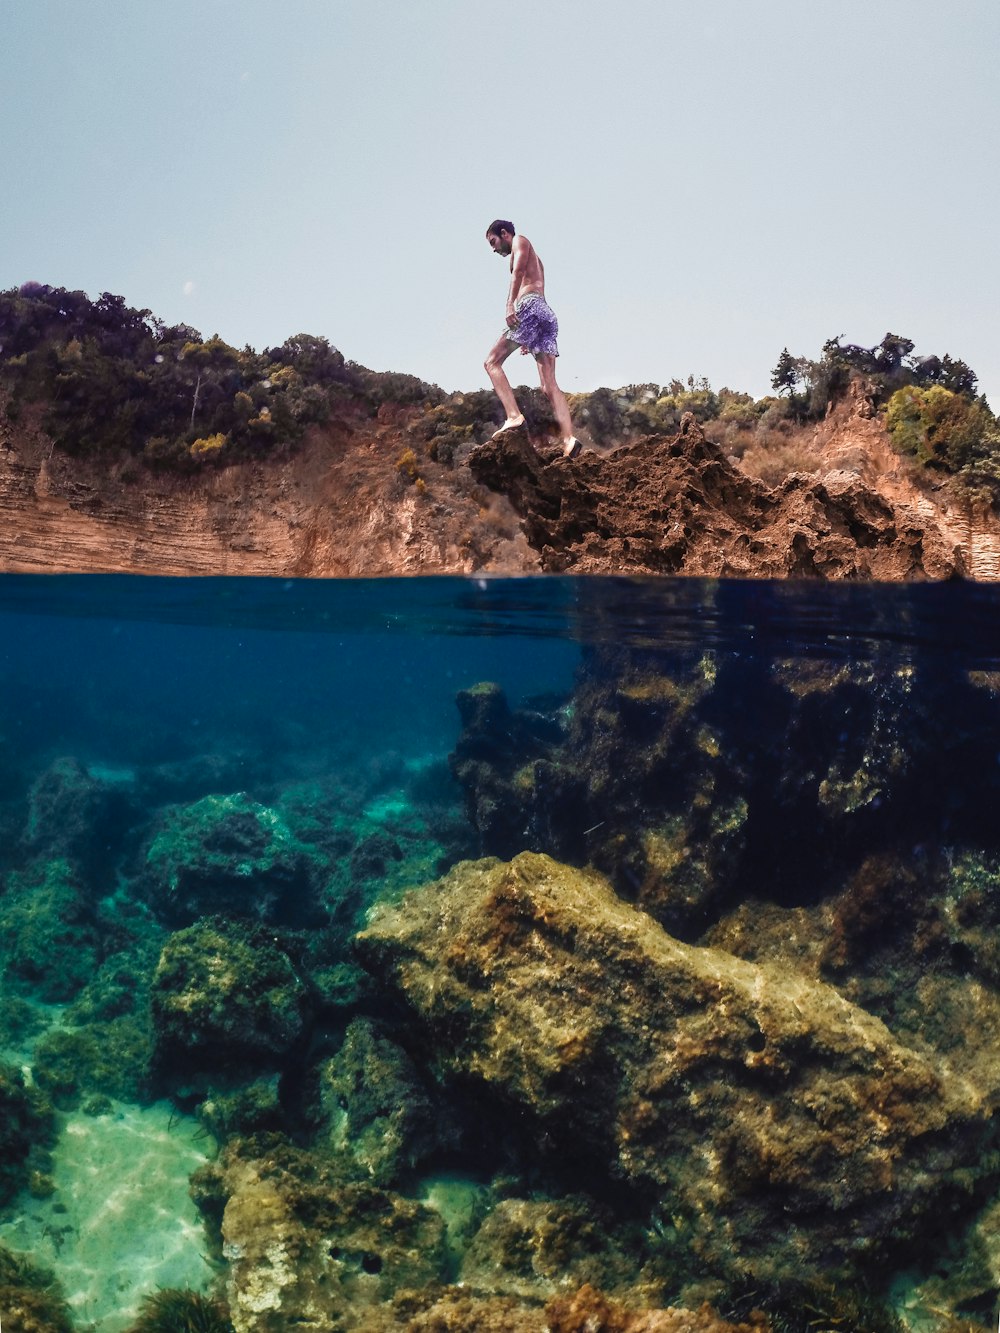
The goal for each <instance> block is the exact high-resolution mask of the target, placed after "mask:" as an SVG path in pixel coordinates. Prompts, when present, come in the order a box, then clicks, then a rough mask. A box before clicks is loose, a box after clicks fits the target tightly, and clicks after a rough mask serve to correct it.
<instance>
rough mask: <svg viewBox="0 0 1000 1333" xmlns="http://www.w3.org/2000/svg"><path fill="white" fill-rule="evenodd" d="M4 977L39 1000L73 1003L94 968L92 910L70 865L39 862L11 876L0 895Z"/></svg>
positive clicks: (59, 861) (96, 946)
mask: <svg viewBox="0 0 1000 1333" xmlns="http://www.w3.org/2000/svg"><path fill="white" fill-rule="evenodd" d="M0 935H2V937H3V942H4V949H3V958H2V969H3V973H4V975H5V977H6V978H7V979H9V980H13V981H15V982H17V983H20V984H21V985H22V986H25V987H27V988H30V990H31V991H32V993H33V994H34V995H35V996H37V998H38V999H40V1000H44V1001H45V1002H47V1003H50V1004H52V1003H56V1004H57V1003H59V1002H60V1001H64V1000H69V999H72V997H73V996H74V995H76V994H77V992H78V991H79V990H80V989H81V988H82V987H83V986H84V985H85V984H86V983H87V981H89V980H90V978H91V977H92V976H93V974H94V970H95V969H96V967H97V960H98V951H99V948H100V937H99V932H98V930H97V925H96V920H95V912H94V907H93V904H92V902H91V901H90V898H89V896H88V894H87V893H86V892H85V890H84V889H83V887H82V886H81V884H80V881H79V877H78V876H77V874H76V873H75V872H74V870H73V868H72V866H71V865H70V864H69V862H68V861H66V860H62V859H57V860H53V861H47V862H40V863H37V864H35V865H34V866H32V867H31V868H30V869H28V870H25V871H23V872H20V871H15V872H12V873H11V875H10V876H9V879H8V882H7V890H6V892H5V893H4V894H3V895H2V896H0Z"/></svg>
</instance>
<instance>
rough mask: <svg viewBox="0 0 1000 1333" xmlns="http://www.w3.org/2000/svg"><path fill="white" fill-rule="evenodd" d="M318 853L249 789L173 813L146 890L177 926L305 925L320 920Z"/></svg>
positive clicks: (150, 856) (154, 846)
mask: <svg viewBox="0 0 1000 1333" xmlns="http://www.w3.org/2000/svg"><path fill="white" fill-rule="evenodd" d="M314 860H315V857H314V854H313V853H312V851H311V849H310V848H308V847H306V846H305V845H304V844H302V843H300V842H299V841H298V840H297V839H296V838H295V837H294V836H293V834H292V832H291V830H290V829H289V828H288V825H287V824H286V823H285V821H284V820H283V819H282V817H281V816H280V815H279V814H278V812H277V811H276V810H272V809H270V808H269V807H268V806H265V805H260V804H259V803H258V802H256V801H253V800H251V799H250V797H249V796H247V795H246V794H245V793H244V792H236V793H235V794H233V795H228V796H205V797H203V798H202V800H200V801H195V802H194V804H193V805H185V806H176V807H172V808H170V809H168V810H167V811H166V813H165V815H164V816H163V820H162V823H161V826H160V828H159V830H158V832H157V833H156V835H155V837H154V838H153V840H152V842H151V843H150V845H149V848H148V849H147V851H146V858H145V874H144V877H143V879H144V886H145V891H146V895H147V897H148V898H149V901H150V902H151V904H152V906H153V909H154V911H155V912H156V913H157V915H158V916H159V917H160V918H161V919H162V920H163V921H165V922H167V923H168V924H170V925H175V926H184V925H190V924H191V922H192V921H194V920H195V919H196V918H197V917H199V916H207V915H210V914H212V913H222V914H224V915H226V916H241V917H248V918H251V919H254V920H259V921H268V922H281V923H304V922H306V921H309V920H311V919H313V918H314V917H315V916H316V908H315V903H314V901H313V897H312V893H311V881H310V869H311V867H312V864H313V862H314Z"/></svg>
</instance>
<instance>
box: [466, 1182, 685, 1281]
mask: <svg viewBox="0 0 1000 1333" xmlns="http://www.w3.org/2000/svg"><path fill="white" fill-rule="evenodd" d="M601 1212H602V1210H601V1209H600V1208H599V1207H598V1206H597V1205H596V1203H595V1202H594V1201H593V1200H591V1199H587V1198H583V1197H575V1198H564V1199H503V1200H501V1201H500V1202H499V1203H498V1204H497V1206H496V1207H495V1208H494V1209H492V1211H491V1212H490V1213H489V1214H488V1215H487V1216H486V1218H485V1219H484V1221H483V1224H482V1226H481V1227H480V1228H479V1230H478V1231H477V1232H476V1234H475V1236H474V1237H473V1239H472V1242H471V1244H470V1246H469V1248H468V1250H467V1252H466V1254H465V1257H464V1259H463V1261H462V1266H461V1272H460V1277H461V1280H462V1284H463V1285H464V1286H466V1287H469V1288H470V1289H471V1290H473V1291H481V1292H491V1293H495V1294H497V1295H503V1296H516V1297H518V1298H519V1299H521V1300H531V1301H537V1302H539V1303H542V1302H544V1301H547V1300H550V1299H551V1298H552V1297H553V1296H556V1295H560V1294H563V1293H565V1292H567V1291H575V1290H576V1289H577V1288H578V1287H580V1286H582V1285H584V1284H586V1283H592V1284H593V1285H594V1286H597V1287H600V1288H601V1289H603V1290H605V1291H609V1290H612V1289H615V1288H628V1287H634V1286H637V1285H639V1284H640V1282H643V1281H644V1280H645V1278H644V1275H643V1274H642V1271H641V1270H642V1263H643V1259H644V1257H645V1256H644V1255H643V1246H642V1245H641V1244H640V1243H637V1237H636V1236H635V1235H628V1236H620V1237H618V1236H615V1235H614V1233H613V1228H612V1227H611V1226H610V1225H609V1219H607V1218H602V1216H601ZM655 1285H656V1294H657V1295H662V1284H660V1283H656V1284H655Z"/></svg>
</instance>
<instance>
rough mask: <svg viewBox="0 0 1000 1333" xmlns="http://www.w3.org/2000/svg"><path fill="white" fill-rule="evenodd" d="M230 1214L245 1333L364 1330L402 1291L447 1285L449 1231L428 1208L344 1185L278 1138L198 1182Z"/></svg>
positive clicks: (238, 1312) (239, 1151)
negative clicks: (365, 1321) (364, 1319)
mask: <svg viewBox="0 0 1000 1333" xmlns="http://www.w3.org/2000/svg"><path fill="white" fill-rule="evenodd" d="M197 1190H198V1192H199V1195H200V1196H201V1197H202V1202H203V1206H204V1205H205V1204H206V1203H207V1204H208V1206H209V1207H210V1209H211V1211H213V1212H215V1213H216V1214H219V1213H221V1229H222V1242H223V1252H224V1254H225V1256H226V1258H227V1259H228V1260H229V1268H228V1276H227V1295H228V1298H229V1306H230V1310H231V1314H232V1322H233V1328H234V1329H235V1331H236V1333H286V1330H288V1329H289V1328H302V1329H315V1330H317V1333H318V1331H319V1330H321V1329H329V1328H350V1327H355V1326H356V1324H357V1323H358V1322H359V1320H360V1316H361V1315H362V1314H363V1312H364V1311H365V1310H366V1309H373V1308H378V1307H380V1306H383V1305H385V1304H386V1303H387V1302H389V1301H390V1300H391V1299H392V1297H393V1295H394V1294H395V1292H396V1291H397V1290H399V1289H402V1288H419V1287H423V1286H425V1285H426V1284H429V1283H433V1282H435V1281H440V1280H441V1277H442V1275H443V1268H444V1263H445V1226H444V1222H443V1221H442V1219H441V1217H440V1216H439V1214H438V1213H436V1212H434V1210H433V1209H431V1208H428V1207H427V1206H425V1205H424V1204H420V1203H416V1202H414V1201H412V1200H410V1199H405V1198H403V1197H402V1196H401V1195H399V1194H394V1193H392V1192H390V1191H387V1190H382V1189H379V1188H377V1187H376V1186H374V1185H371V1184H368V1183H365V1182H358V1181H350V1182H345V1181H344V1180H343V1179H342V1178H340V1176H339V1175H338V1173H337V1171H336V1169H335V1168H334V1167H333V1166H332V1165H331V1164H329V1163H325V1164H324V1163H323V1162H321V1161H319V1160H317V1159H316V1158H315V1157H314V1156H312V1155H311V1154H309V1153H307V1152H305V1151H302V1150H300V1149H297V1148H294V1147H292V1146H290V1145H289V1144H287V1143H285V1142H284V1141H282V1140H279V1139H276V1138H274V1139H260V1140H246V1141H237V1142H234V1143H232V1144H230V1145H229V1147H227V1148H226V1149H225V1150H224V1152H223V1154H222V1157H221V1159H220V1161H219V1163H218V1164H217V1165H215V1166H213V1167H212V1168H210V1169H208V1170H207V1171H206V1172H203V1173H202V1175H201V1177H200V1179H199V1180H198V1182H197Z"/></svg>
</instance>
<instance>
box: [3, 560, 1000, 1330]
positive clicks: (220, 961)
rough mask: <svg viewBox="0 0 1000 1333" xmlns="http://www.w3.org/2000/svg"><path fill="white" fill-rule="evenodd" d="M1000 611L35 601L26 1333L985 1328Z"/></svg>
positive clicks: (26, 1025) (994, 1059) (19, 1064)
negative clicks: (157, 1298)
mask: <svg viewBox="0 0 1000 1333" xmlns="http://www.w3.org/2000/svg"><path fill="white" fill-rule="evenodd" d="M998 610H1000V593H998V592H997V591H995V590H993V589H991V588H988V587H977V586H971V585H962V584H954V585H945V586H937V585H935V586H914V587H872V586H850V585H843V586H829V585H822V586H820V585H812V584H810V585H794V584H768V583H718V582H714V581H702V580H685V581H677V582H672V581H664V580H657V581H653V580H641V579H590V580H578V579H559V578H557V579H546V580H541V579H538V580H502V579H501V580H493V579H490V580H485V579H478V580H477V579H450V578H449V579H419V580H380V581H360V582H352V583H337V582H318V581H310V582H301V581H275V580H256V579H254V580H235V579H234V580H229V579H211V580H197V581H196V580H183V579H132V578H127V577H92V576H87V577H81V576H74V577H44V578H43V577H21V576H10V575H8V576H2V577H0V758H2V764H0V875H2V881H0V888H2V891H0V985H2V991H0V1124H3V1125H5V1128H2V1129H0V1148H2V1152H0V1246H2V1247H5V1248H4V1249H0V1318H2V1319H3V1327H4V1329H7V1327H8V1325H9V1324H10V1322H11V1320H14V1321H15V1326H16V1319H17V1318H22V1319H24V1318H26V1316H25V1315H24V1314H23V1312H22V1314H20V1315H18V1314H17V1313H16V1312H17V1310H19V1309H20V1308H21V1307H20V1306H18V1305H17V1302H18V1301H19V1300H23V1299H24V1298H23V1292H24V1291H26V1290H29V1291H36V1292H37V1291H44V1293H45V1297H44V1299H45V1300H47V1301H49V1302H50V1303H51V1310H53V1311H58V1310H59V1309H62V1311H63V1313H61V1314H58V1315H57V1314H52V1315H51V1318H52V1320H53V1321H57V1318H58V1319H63V1320H64V1323H63V1324H62V1325H60V1324H58V1322H52V1323H51V1325H50V1326H51V1327H70V1326H72V1327H75V1328H77V1329H100V1330H107V1333H120V1331H121V1330H125V1329H129V1328H131V1327H132V1326H133V1324H134V1322H135V1320H136V1319H137V1317H138V1312H139V1310H140V1307H141V1305H142V1301H143V1299H144V1298H145V1297H147V1296H148V1295H149V1294H150V1293H152V1292H155V1291H157V1290H158V1289H161V1288H169V1289H183V1290H187V1291H193V1292H198V1293H203V1294H205V1295H206V1297H209V1296H210V1297H212V1298H213V1299H216V1298H217V1299H218V1300H219V1301H220V1302H223V1303H224V1305H225V1307H226V1309H227V1310H228V1315H227V1316H226V1317H228V1318H231V1319H232V1324H233V1327H235V1328H236V1329H237V1330H241V1331H242V1330H271V1329H283V1328H287V1327H310V1328H317V1329H318V1328H353V1327H365V1328H374V1327H376V1326H378V1327H386V1328H390V1327H400V1328H403V1327H410V1326H413V1327H418V1326H420V1327H423V1326H425V1325H420V1324H417V1323H412V1321H413V1320H416V1319H418V1317H420V1318H423V1317H425V1316H426V1318H428V1319H430V1318H431V1314H430V1313H428V1312H433V1311H434V1310H435V1309H437V1308H438V1307H437V1306H435V1302H438V1305H439V1306H440V1309H441V1310H444V1309H445V1308H446V1309H447V1317H448V1318H449V1319H450V1320H451V1321H452V1322H451V1323H449V1324H441V1325H440V1326H441V1327H445V1326H447V1327H469V1328H474V1327H480V1326H482V1327H486V1326H489V1325H488V1322H487V1320H488V1318H492V1319H494V1320H495V1319H496V1318H498V1316H497V1313H496V1311H497V1310H498V1309H499V1308H500V1307H499V1306H498V1305H497V1304H496V1303H497V1302H503V1301H506V1302H507V1303H508V1305H507V1306H505V1307H503V1308H505V1309H508V1311H509V1313H508V1316H505V1317H509V1319H510V1321H511V1323H510V1327H525V1328H528V1327H538V1328H539V1329H540V1328H541V1327H543V1326H545V1321H546V1320H549V1321H551V1320H552V1319H554V1318H555V1317H556V1315H555V1314H554V1313H553V1311H554V1310H556V1306H554V1305H553V1302H558V1301H560V1300H563V1299H569V1297H570V1296H572V1294H573V1293H574V1292H577V1291H578V1290H579V1289H580V1288H581V1287H583V1286H584V1285H585V1284H590V1286H591V1287H593V1288H598V1289H600V1290H601V1291H602V1292H604V1293H605V1295H606V1299H607V1300H609V1301H612V1302H618V1303H619V1304H620V1306H621V1308H622V1309H632V1310H637V1309H642V1308H659V1307H661V1306H666V1305H668V1304H672V1305H675V1306H677V1305H686V1306H688V1307H697V1306H699V1305H700V1304H701V1303H702V1301H705V1300H707V1301H708V1302H709V1303H710V1304H711V1305H712V1307H713V1308H714V1309H715V1310H717V1311H718V1312H719V1317H720V1318H724V1319H727V1320H729V1321H730V1322H731V1323H732V1324H734V1325H735V1324H738V1323H739V1321H740V1320H741V1319H743V1318H745V1317H747V1316H748V1314H749V1311H750V1310H751V1309H752V1308H755V1307H756V1308H762V1309H763V1310H764V1311H765V1313H766V1314H767V1316H768V1318H769V1319H770V1320H771V1326H773V1327H774V1328H776V1329H777V1328H779V1327H781V1328H786V1329H787V1328H792V1327H796V1328H797V1327H802V1328H805V1327H810V1326H816V1325H815V1321H816V1319H817V1318H819V1319H820V1321H821V1323H822V1319H823V1318H826V1319H828V1320H829V1326H830V1327H837V1328H848V1327H851V1328H854V1327H857V1328H876V1327H879V1328H880V1327H894V1326H897V1325H893V1324H892V1320H894V1319H899V1318H902V1319H904V1320H905V1321H906V1324H907V1325H908V1326H909V1327H912V1328H931V1329H937V1328H940V1329H941V1330H945V1329H946V1328H948V1327H949V1325H948V1323H947V1320H948V1319H949V1318H951V1317H952V1316H954V1317H955V1318H959V1319H962V1320H964V1321H966V1322H965V1323H963V1324H962V1327H963V1328H965V1327H969V1328H975V1327H979V1326H987V1325H991V1326H992V1324H993V1323H994V1322H995V1314H994V1307H995V1304H996V1291H997V1287H998V1286H1000V1223H998V1222H997V1220H996V1219H998V1218H1000V1165H998V1163H1000V1144H998V1143H997V1142H996V1138H995V1134H994V1129H993V1120H994V1108H995V1104H996V1102H997V1099H998V1098H1000V1035H998V1034H1000V948H998V947H997V943H996V941H997V930H998V928H1000V827H998V822H997V819H996V811H997V809H998V808H1000V616H998V614H997V613H998ZM486 683H489V685H488V687H487V685H486ZM526 852H527V853H531V854H536V856H543V857H547V858H551V860H550V861H544V862H543V861H538V860H534V861H524V860H519V861H517V862H516V867H518V868H516V869H515V870H514V871H508V870H506V869H505V868H504V867H507V866H508V864H509V863H511V862H513V861H514V858H517V857H519V856H520V855H521V854H522V853H526ZM481 858H496V859H494V860H492V861H489V862H485V861H483V862H481V865H480V868H479V869H478V870H476V871H474V872H473V871H471V870H468V869H466V868H463V867H466V866H467V864H468V863H469V862H476V861H480V860H481ZM455 867H459V869H458V870H454V868H455ZM498 867H499V868H498ZM452 871H454V873H453V874H452V876H451V878H449V879H448V880H446V881H445V882H444V887H439V888H438V889H435V890H427V889H425V888H422V887H421V886H426V885H429V884H432V883H434V882H436V881H438V880H439V879H440V878H441V877H442V876H445V875H447V874H448V873H449V872H452ZM511 874H513V876H514V879H510V878H509V877H508V879H502V876H503V875H508V876H509V875H511ZM588 875H589V876H590V878H589V879H588V878H587V876H588ZM497 876H500V877H501V878H497ZM595 876H596V878H595ZM501 882H502V884H503V885H504V886H505V887H503V888H498V887H497V885H500V884H501ZM515 882H516V884H517V885H519V886H520V887H519V888H518V889H517V894H515V897H517V900H518V902H519V903H520V906H519V907H518V912H519V913H521V915H519V916H518V918H517V920H518V922H519V923H520V924H518V925H517V928H516V929H515V928H514V926H512V925H511V923H510V921H509V920H508V918H507V916H505V915H504V912H506V910H507V909H506V908H504V909H503V911H501V910H500V908H498V903H505V902H507V901H508V899H509V896H510V894H511V893H512V892H513V890H512V889H511V884H513V883H515ZM595 885H597V886H598V887H595ZM435 895H436V896H435ZM477 895H479V896H477ZM505 895H507V896H505ZM434 903H437V904H439V906H438V907H429V906H428V905H429V904H434ZM526 904H527V905H526ZM525 913H526V914H527V915H524V914H525ZM528 919H530V920H531V921H532V922H534V923H535V924H534V925H533V926H532V927H531V930H529V931H528V933H527V934H525V930H526V929H527V928H526V927H524V924H523V923H524V921H525V920H528ZM446 922H447V923H448V924H444V923H446ZM435 923H438V924H435ZM538 923H544V929H543V928H542V925H540V924H538ZM532 931H534V932H535V933H532ZM538 932H541V933H538ZM547 932H550V933H547ZM359 933H361V935H362V938H360V939H358V938H357V937H358V936H359ZM456 940H459V941H462V943H461V945H460V946H459V945H457V944H455V945H454V947H452V944H453V942H454V941H456ZM618 940H628V941H630V943H629V945H628V948H629V949H630V950H635V953H634V955H632V954H630V955H629V958H628V959H625V958H624V957H623V956H621V955H620V951H619V948H618V944H617V941H618ZM532 941H533V942H532ZM567 941H571V942H569V943H568V942H567ZM709 975H710V976H711V981H709V980H708V978H709ZM681 1051H684V1052H686V1054H685V1055H684V1057H683V1059H682V1058H681V1055H680V1052H681ZM574 1052H576V1053H574ZM581 1052H582V1054H581ZM772 1052H775V1053H776V1054H774V1055H773V1057H772ZM777 1053H780V1054H777ZM845 1090H848V1091H845ZM331 1201H333V1202H331ZM5 1254H6V1255H7V1256H8V1257H7V1259H5V1258H4V1255H5ZM10 1255H16V1256H20V1257H21V1260H23V1261H24V1262H26V1263H28V1264H29V1265H34V1266H35V1269H36V1270H37V1269H38V1268H44V1269H46V1270H48V1273H49V1275H50V1276H51V1277H52V1278H54V1281H55V1284H56V1285H51V1284H50V1285H46V1284H47V1283H49V1278H39V1277H38V1276H37V1272H36V1274H35V1276H34V1277H32V1276H30V1274H29V1275H28V1276H25V1271H26V1270H23V1268H22V1269H21V1270H18V1272H16V1273H13V1274H12V1272H11V1271H10V1263H11V1262H12V1261H11V1260H10V1259H9V1256H10ZM5 1264H7V1268H5V1266H4V1265H5ZM796 1284H799V1285H796ZM803 1284H805V1285H803ZM18 1292H20V1293H22V1294H21V1295H18V1294H17V1293H18ZM404 1292H409V1293H410V1295H409V1296H407V1297H406V1298H405V1299H404V1298H403V1296H402V1293H404ZM414 1293H416V1294H414ZM39 1299H41V1298H39ZM4 1301H6V1303H7V1304H6V1309H5V1307H4V1305H3V1303H2V1302H4ZM59 1301H64V1302H65V1305H64V1306H62V1307H60V1306H59V1304H58V1302H59ZM470 1301H471V1302H472V1305H469V1304H468V1303H469V1302H470ZM442 1302H443V1303H444V1304H443V1305H441V1303H442ZM449 1302H450V1304H449ZM462 1302H465V1304H464V1305H463V1304H461V1303H462ZM476 1302H478V1303H479V1304H478V1305H477V1304H476ZM865 1302H868V1304H865ZM219 1308H222V1307H221V1306H220V1307H219ZM463 1310H464V1311H465V1313H464V1314H463V1313H462V1311H463ZM817 1310H819V1311H820V1313H819V1315H817V1314H816V1313H815V1312H816V1311H817ZM511 1311H512V1312H513V1313H510V1312H511ZM546 1311H548V1313H545V1312H546ZM810 1311H812V1312H813V1313H812V1314H810V1313H809V1312H810ZM487 1312H491V1313H489V1314H487ZM557 1313H558V1312H557ZM439 1317H440V1318H442V1319H443V1318H444V1317H445V1315H444V1314H441V1313H440V1310H439ZM559 1317H562V1316H561V1315H560V1316H559ZM609 1317H610V1316H609ZM567 1318H568V1316H567ZM583 1318H584V1316H583V1315H581V1316H580V1319H581V1320H582V1319H583ZM796 1319H798V1321H799V1322H798V1323H796V1322H795V1320H796ZM408 1320H409V1321H411V1323H408V1322H407V1321H408ZM532 1320H534V1321H535V1322H534V1323H532ZM782 1320H783V1321H784V1322H781V1321H782ZM366 1321H367V1322H366ZM372 1321H375V1322H372ZM378 1321H381V1322H378ZM463 1321H464V1322H463ZM518 1321H520V1322H518ZM810 1321H812V1322H810ZM852 1321H853V1322H852ZM866 1321H867V1322H866ZM879 1321H882V1322H879ZM25 1326H27V1325H25ZM426 1326H427V1327H430V1326H435V1325H431V1324H427V1325H426ZM493 1326H498V1327H499V1326H503V1325H502V1324H494V1325H493ZM576 1326H579V1327H581V1328H582V1327H584V1326H585V1325H584V1323H583V1322H581V1323H579V1324H578V1325H573V1324H572V1322H570V1323H566V1324H565V1327H576ZM608 1326H610V1325H608Z"/></svg>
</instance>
